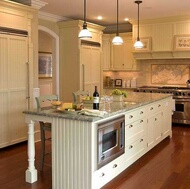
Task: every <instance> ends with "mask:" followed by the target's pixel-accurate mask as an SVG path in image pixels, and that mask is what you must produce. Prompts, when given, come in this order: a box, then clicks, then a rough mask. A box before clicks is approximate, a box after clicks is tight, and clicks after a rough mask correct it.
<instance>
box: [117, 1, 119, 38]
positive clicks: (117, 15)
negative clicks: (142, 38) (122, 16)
mask: <svg viewBox="0 0 190 189" xmlns="http://www.w3.org/2000/svg"><path fill="white" fill-rule="evenodd" d="M118 1H119V0H117V36H119V29H118V22H119V21H118V18H119V13H118V12H119V11H118V10H119V8H118V4H119V3H118Z"/></svg>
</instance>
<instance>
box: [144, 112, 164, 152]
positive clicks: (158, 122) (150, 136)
mask: <svg viewBox="0 0 190 189" xmlns="http://www.w3.org/2000/svg"><path fill="white" fill-rule="evenodd" d="M161 126H162V114H161V112H159V113H156V114H154V115H152V116H150V117H148V124H147V147H148V149H151V148H153V147H154V146H155V145H156V143H158V142H159V141H160V140H161Z"/></svg>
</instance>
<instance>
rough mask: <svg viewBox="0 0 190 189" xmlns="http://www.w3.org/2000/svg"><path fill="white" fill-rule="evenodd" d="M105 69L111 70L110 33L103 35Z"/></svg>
mask: <svg viewBox="0 0 190 189" xmlns="http://www.w3.org/2000/svg"><path fill="white" fill-rule="evenodd" d="M102 59H103V61H102V62H103V70H110V66H111V39H110V35H109V34H104V35H103V37H102Z"/></svg>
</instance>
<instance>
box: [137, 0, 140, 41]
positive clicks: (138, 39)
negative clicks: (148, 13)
mask: <svg viewBox="0 0 190 189" xmlns="http://www.w3.org/2000/svg"><path fill="white" fill-rule="evenodd" d="M137 41H140V38H139V2H138V36H137Z"/></svg>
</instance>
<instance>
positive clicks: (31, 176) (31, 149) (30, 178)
mask: <svg viewBox="0 0 190 189" xmlns="http://www.w3.org/2000/svg"><path fill="white" fill-rule="evenodd" d="M34 163H35V143H34V122H33V121H30V123H28V169H27V170H26V174H25V176H26V177H25V178H26V182H29V183H34V182H36V181H37V180H38V178H37V170H36V168H35V166H34Z"/></svg>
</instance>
